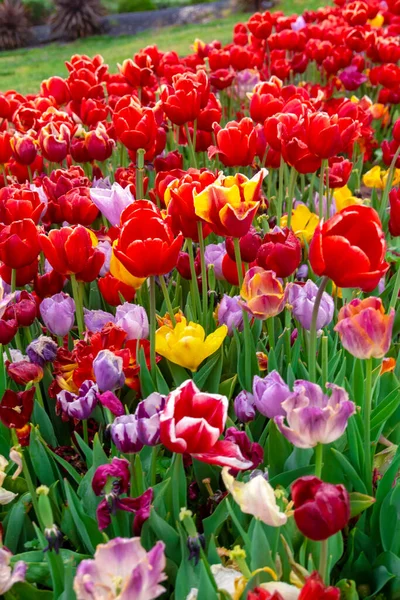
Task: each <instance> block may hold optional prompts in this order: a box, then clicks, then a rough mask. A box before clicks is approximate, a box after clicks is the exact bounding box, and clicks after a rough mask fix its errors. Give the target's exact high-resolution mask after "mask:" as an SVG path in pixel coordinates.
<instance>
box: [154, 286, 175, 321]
mask: <svg viewBox="0 0 400 600" xmlns="http://www.w3.org/2000/svg"><path fill="white" fill-rule="evenodd" d="M158 279H159V282H160V285H161V289H162V293H163V294H164V300H165V304H166V305H167V311H168V314H169V316H170V318H171V323H172V325H173V326H174V327H175V325H176V319H175V315H174V309H173V308H172V303H171V298H170V297H169V293H168V290H167V286H166V285H165V279H164V275H160V276H159V278H158Z"/></svg>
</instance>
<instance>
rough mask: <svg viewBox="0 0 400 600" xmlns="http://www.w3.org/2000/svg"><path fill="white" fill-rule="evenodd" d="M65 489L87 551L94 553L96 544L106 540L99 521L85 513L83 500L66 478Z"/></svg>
mask: <svg viewBox="0 0 400 600" xmlns="http://www.w3.org/2000/svg"><path fill="white" fill-rule="evenodd" d="M65 491H66V494H67V500H68V506H69V508H70V509H71V515H72V518H73V519H74V523H75V525H76V528H77V531H78V534H79V537H80V538H81V541H82V543H83V545H84V547H85V549H86V551H87V552H89V553H90V554H94V553H95V550H96V546H97V545H98V544H101V543H102V542H104V538H103V536H102V534H101V533H100V531H99V528H98V525H97V522H96V521H94V520H93V519H91V518H90V517H88V516H87V515H86V514H85V513H84V511H83V507H82V504H81V502H80V501H79V499H78V497H77V496H76V494H75V492H74V490H73V489H72V488H71V486H70V484H69V482H68V481H67V480H65Z"/></svg>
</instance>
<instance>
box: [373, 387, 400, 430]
mask: <svg viewBox="0 0 400 600" xmlns="http://www.w3.org/2000/svg"><path fill="white" fill-rule="evenodd" d="M398 406H399V388H398V387H397V388H396V389H394V390H392V391H391V392H390V393H389V394H388V395H387V396H386V398H384V400H382V402H380V403H379V404H378V406H377V407H376V408H374V410H373V411H372V413H371V438H372V439H374V438H376V435H377V434H378V432H379V428H380V426H381V425H382V424H384V423H385V422H386V421H387V419H389V417H391V415H392V414H393V413H394V411H395V410H396V408H397V407H398Z"/></svg>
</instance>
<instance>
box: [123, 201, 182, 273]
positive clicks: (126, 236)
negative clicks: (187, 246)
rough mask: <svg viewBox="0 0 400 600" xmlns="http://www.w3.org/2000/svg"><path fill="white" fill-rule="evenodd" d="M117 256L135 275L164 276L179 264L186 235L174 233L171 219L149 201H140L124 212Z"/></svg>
mask: <svg viewBox="0 0 400 600" xmlns="http://www.w3.org/2000/svg"><path fill="white" fill-rule="evenodd" d="M121 223H122V228H121V233H120V235H119V238H118V243H117V245H116V246H115V248H114V253H115V256H116V257H117V258H118V260H120V261H121V263H122V264H123V265H124V267H125V268H126V269H127V270H128V271H129V273H131V275H133V276H134V277H149V276H150V275H164V274H165V273H168V272H169V271H172V269H173V268H174V267H175V266H176V262H177V260H178V255H179V251H180V249H181V246H182V241H183V236H182V234H179V235H177V236H175V235H174V233H173V231H172V229H171V227H170V225H169V223H168V221H167V220H164V219H163V218H162V216H161V213H160V211H159V210H158V209H157V208H156V207H155V206H154V204H153V203H152V202H149V201H148V200H137V201H136V202H134V203H133V204H131V205H130V206H128V208H126V209H125V210H124V212H123V213H122V215H121Z"/></svg>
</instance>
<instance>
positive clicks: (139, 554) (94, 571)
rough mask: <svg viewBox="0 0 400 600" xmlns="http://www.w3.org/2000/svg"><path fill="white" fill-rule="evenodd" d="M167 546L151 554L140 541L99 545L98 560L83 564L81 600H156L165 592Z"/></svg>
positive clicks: (79, 583) (76, 587) (122, 540)
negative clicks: (106, 599) (102, 599)
mask: <svg viewBox="0 0 400 600" xmlns="http://www.w3.org/2000/svg"><path fill="white" fill-rule="evenodd" d="M164 548H165V544H164V543H163V542H157V543H156V545H155V546H153V548H152V549H151V550H150V551H149V552H146V550H145V549H144V548H143V546H142V545H141V543H140V538H138V537H136V538H119V537H117V538H114V539H113V540H111V541H109V542H107V544H99V545H98V546H97V548H96V552H95V555H94V559H87V560H83V561H82V562H81V563H80V564H79V566H78V568H77V571H76V577H75V579H74V591H75V593H76V597H77V600H92V599H93V598H97V597H98V598H100V597H104V598H110V599H114V598H115V599H117V598H118V600H128V599H129V598H135V600H153V599H154V598H158V596H161V594H163V593H164V592H165V589H164V588H163V587H162V586H161V585H160V583H161V582H162V581H164V580H165V579H166V575H165V574H164V569H165V566H166V558H165V554H164Z"/></svg>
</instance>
